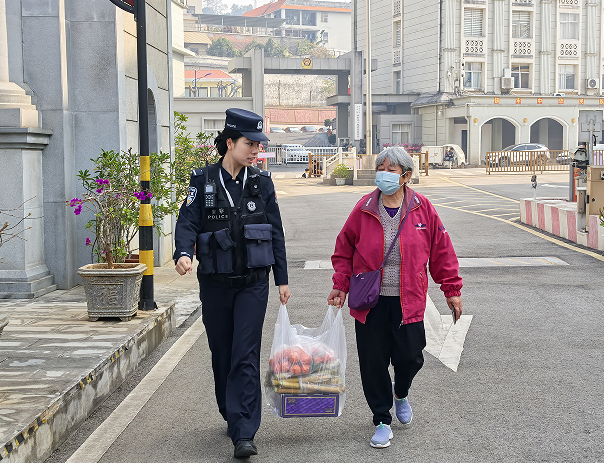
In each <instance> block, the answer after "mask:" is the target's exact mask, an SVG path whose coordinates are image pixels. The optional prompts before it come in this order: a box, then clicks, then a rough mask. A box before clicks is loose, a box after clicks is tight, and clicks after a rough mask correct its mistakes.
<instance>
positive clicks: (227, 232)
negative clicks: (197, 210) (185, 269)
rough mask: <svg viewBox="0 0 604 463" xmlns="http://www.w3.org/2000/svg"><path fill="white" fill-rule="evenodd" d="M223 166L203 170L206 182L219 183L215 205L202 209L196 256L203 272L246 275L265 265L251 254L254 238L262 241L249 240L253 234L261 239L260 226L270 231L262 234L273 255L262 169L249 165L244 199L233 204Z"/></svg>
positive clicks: (253, 251) (217, 165)
mask: <svg viewBox="0 0 604 463" xmlns="http://www.w3.org/2000/svg"><path fill="white" fill-rule="evenodd" d="M220 169H221V165H220V164H211V165H209V166H207V167H205V168H204V169H203V172H204V179H205V181H206V183H207V182H208V181H210V182H213V183H214V185H216V201H215V207H204V208H203V212H202V219H201V233H200V234H199V236H198V240H197V258H198V261H199V265H200V266H201V273H204V274H230V275H245V274H247V273H249V272H250V270H251V269H253V268H258V267H262V266H263V265H258V264H257V263H255V262H253V260H254V257H253V256H249V255H248V254H254V253H255V250H254V245H255V244H256V243H255V241H258V243H260V241H261V240H251V239H250V236H256V235H257V236H256V237H257V238H262V236H260V235H258V233H259V232H258V231H257V230H258V229H261V228H264V229H265V230H268V233H266V232H264V234H263V236H265V237H266V241H267V242H266V243H265V244H266V245H267V246H269V245H270V246H271V254H272V243H271V242H270V225H268V224H269V222H268V219H267V216H266V203H265V201H264V199H263V198H262V186H261V183H260V171H259V170H258V169H255V168H253V167H248V168H247V180H246V182H245V185H244V187H243V191H242V194H241V199H240V200H239V201H238V202H236V203H235V202H234V205H233V206H231V203H230V201H229V197H228V195H227V194H226V191H225V187H223V186H222V182H221V181H220V175H219V174H220ZM204 191H205V188H204ZM233 201H234V200H233ZM262 224H266V225H262ZM254 229H256V231H254ZM254 233H255V235H254ZM250 246H251V247H250ZM250 259H251V261H250ZM262 263H264V262H263V261H261V262H260V264H262ZM269 265H270V264H269Z"/></svg>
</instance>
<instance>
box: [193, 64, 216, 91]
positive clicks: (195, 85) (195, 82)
mask: <svg viewBox="0 0 604 463" xmlns="http://www.w3.org/2000/svg"><path fill="white" fill-rule="evenodd" d="M210 74H212V73H211V72H208V73H207V74H206V75H204V76H201V77H200V79H203V78H204V77H207V76H209V75H210ZM193 84H194V87H195V96H196V97H197V96H199V95H198V94H197V69H195V79H194V81H193Z"/></svg>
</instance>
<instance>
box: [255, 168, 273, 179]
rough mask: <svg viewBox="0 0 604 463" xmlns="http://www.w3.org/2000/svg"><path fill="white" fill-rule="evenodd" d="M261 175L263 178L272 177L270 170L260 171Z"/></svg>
mask: <svg viewBox="0 0 604 463" xmlns="http://www.w3.org/2000/svg"><path fill="white" fill-rule="evenodd" d="M258 173H259V174H260V175H262V176H263V177H270V176H271V173H270V172H269V171H268V170H260V169H259V172H258Z"/></svg>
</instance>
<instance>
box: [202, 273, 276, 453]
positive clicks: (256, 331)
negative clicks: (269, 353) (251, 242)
mask: <svg viewBox="0 0 604 463" xmlns="http://www.w3.org/2000/svg"><path fill="white" fill-rule="evenodd" d="M199 283H200V299H201V302H202V320H203V323H204V325H205V327H206V333H207V336H208V344H209V346H210V351H211V353H212V369H213V371H214V388H215V392H216V401H217V402H218V409H219V411H220V414H221V415H222V417H223V418H224V419H225V420H226V421H227V425H228V430H229V434H230V436H231V439H232V441H233V443H235V442H237V440H238V439H242V438H243V439H252V438H253V437H254V435H255V434H256V431H258V428H259V427H260V415H261V407H262V390H261V384H260V343H261V340H262V326H263V324H264V316H265V313H266V305H267V303H268V293H269V283H268V275H267V276H266V277H263V278H261V279H260V281H258V282H255V283H252V284H249V285H247V286H244V287H242V288H232V287H231V288H225V287H224V286H222V287H221V286H219V285H216V283H214V282H212V281H211V280H209V279H207V278H201V279H200V281H199Z"/></svg>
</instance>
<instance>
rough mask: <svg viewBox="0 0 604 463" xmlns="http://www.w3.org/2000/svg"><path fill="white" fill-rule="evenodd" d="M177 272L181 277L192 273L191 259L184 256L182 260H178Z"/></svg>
mask: <svg viewBox="0 0 604 463" xmlns="http://www.w3.org/2000/svg"><path fill="white" fill-rule="evenodd" d="M176 271H177V272H178V274H179V275H184V274H185V273H191V272H192V271H193V265H192V263H191V259H190V258H189V257H187V256H182V257H181V258H180V259H178V262H177V263H176Z"/></svg>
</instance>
